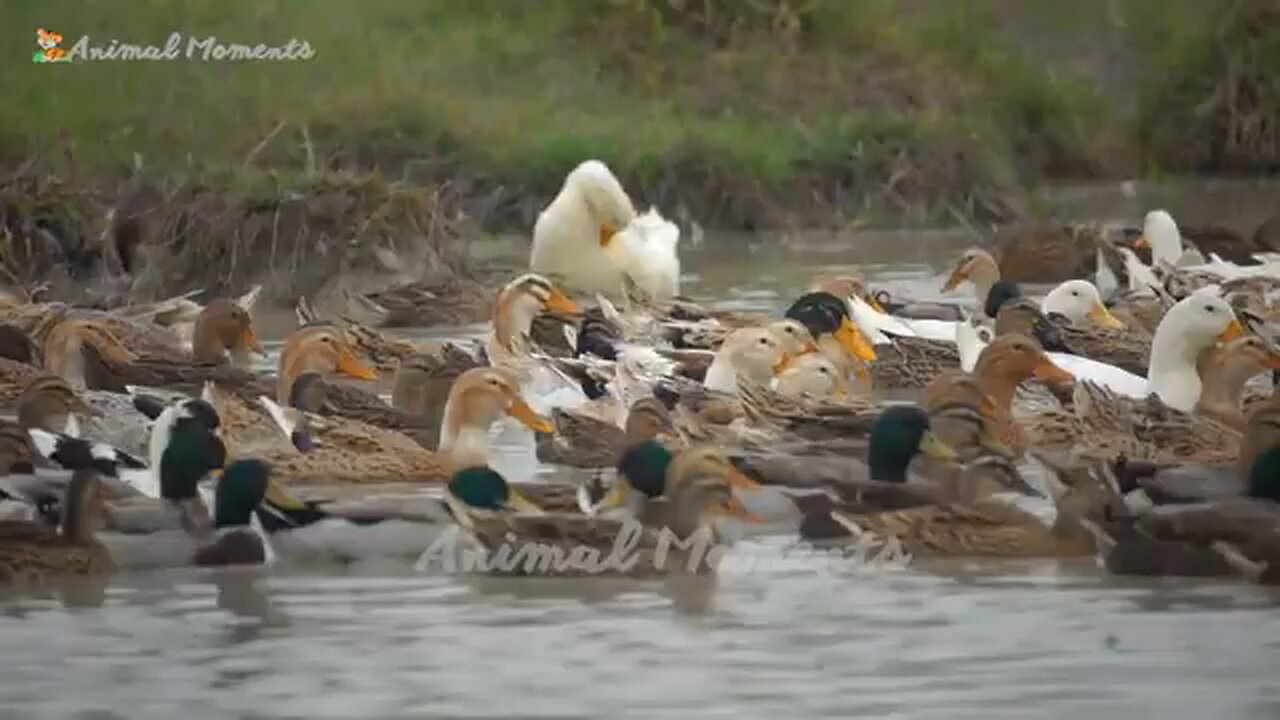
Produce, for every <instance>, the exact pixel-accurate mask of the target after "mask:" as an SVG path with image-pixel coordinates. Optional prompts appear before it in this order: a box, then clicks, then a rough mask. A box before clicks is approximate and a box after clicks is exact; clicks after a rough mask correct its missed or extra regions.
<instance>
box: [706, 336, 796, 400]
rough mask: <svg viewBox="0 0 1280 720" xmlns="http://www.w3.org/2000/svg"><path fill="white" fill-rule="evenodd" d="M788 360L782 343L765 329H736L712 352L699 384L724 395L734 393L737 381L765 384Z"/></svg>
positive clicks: (736, 388) (736, 389)
mask: <svg viewBox="0 0 1280 720" xmlns="http://www.w3.org/2000/svg"><path fill="white" fill-rule="evenodd" d="M787 360H788V358H787V353H786V351H785V350H784V349H783V343H782V341H780V340H779V339H778V337H777V335H776V334H774V332H773V331H772V330H769V329H768V328H740V329H738V330H734V331H733V332H731V333H729V336H728V337H726V338H725V339H724V344H723V345H721V346H720V349H719V350H717V351H716V355H715V358H714V359H713V360H712V361H711V367H709V368H707V376H706V379H705V380H704V381H703V384H704V385H706V387H707V388H709V389H711V390H715V391H717V392H724V393H736V392H737V391H738V380H739V378H743V379H746V380H748V381H751V382H754V383H759V384H762V385H763V384H765V383H767V382H769V380H770V379H771V378H773V376H774V374H776V373H777V372H778V371H780V370H781V369H782V367H783V366H784V365H785V364H786V362H787Z"/></svg>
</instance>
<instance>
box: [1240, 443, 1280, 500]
mask: <svg viewBox="0 0 1280 720" xmlns="http://www.w3.org/2000/svg"><path fill="white" fill-rule="evenodd" d="M1247 494H1248V495H1249V497H1253V498H1258V499H1259V500H1270V501H1271V502H1276V503H1280V447H1270V448H1267V449H1266V450H1263V451H1262V452H1261V453H1259V454H1258V457H1256V458H1254V460H1253V466H1252V467H1251V468H1249V482H1248V489H1247Z"/></svg>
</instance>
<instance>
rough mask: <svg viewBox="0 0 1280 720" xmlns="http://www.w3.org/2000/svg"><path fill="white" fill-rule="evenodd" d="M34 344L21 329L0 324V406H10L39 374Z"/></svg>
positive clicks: (39, 366)
mask: <svg viewBox="0 0 1280 720" xmlns="http://www.w3.org/2000/svg"><path fill="white" fill-rule="evenodd" d="M40 370H41V361H40V359H39V357H38V352H37V350H36V347H35V344H34V343H32V342H31V338H29V337H27V334H26V333H24V332H23V331H22V330H20V329H18V328H17V327H14V326H13V325H9V324H0V407H10V406H12V405H13V403H14V402H15V401H17V399H18V397H19V396H20V395H21V394H22V391H23V390H24V389H25V388H26V387H27V385H28V384H29V383H30V382H31V381H32V380H34V379H35V378H36V376H38V375H39V374H40Z"/></svg>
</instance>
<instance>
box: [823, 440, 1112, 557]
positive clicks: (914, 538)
mask: <svg viewBox="0 0 1280 720" xmlns="http://www.w3.org/2000/svg"><path fill="white" fill-rule="evenodd" d="M1038 459H1040V458H1038ZM1040 460H1041V462H1042V464H1045V465H1046V466H1047V467H1049V470H1050V472H1047V473H1045V484H1046V486H1047V487H1048V490H1049V493H1050V496H1051V499H1052V500H1053V503H1054V506H1055V507H1056V509H1057V512H1056V513H1055V515H1054V518H1053V520H1052V521H1051V522H1046V521H1045V520H1043V519H1042V518H1041V517H1040V516H1038V515H1037V514H1035V513H1033V512H1031V511H1030V510H1027V509H1023V508H1021V507H1019V506H1018V505H1015V504H1013V503H1011V502H1009V501H1008V500H1007V499H1006V498H1004V497H1001V496H990V495H989V496H986V497H979V498H978V499H975V500H972V501H969V502H955V503H943V504H931V505H922V506H919V507H913V508H907V509H903V510H892V511H884V512H875V513H861V514H850V513H843V512H840V511H839V510H836V511H833V512H832V514H831V515H832V519H833V520H835V521H836V522H838V523H840V524H841V525H843V526H844V527H845V528H846V529H848V530H849V532H850V534H851V535H852V537H853V538H855V539H856V540H857V541H858V542H860V543H863V544H865V545H868V546H873V547H874V546H880V547H881V548H884V547H900V548H903V549H905V550H906V552H908V553H909V554H910V555H911V556H912V557H915V558H929V557H1021V558H1030V557H1037V558H1038V557H1052V558H1063V557H1088V556H1090V555H1092V554H1094V553H1095V552H1096V550H1097V546H1096V544H1095V540H1094V537H1093V534H1092V533H1091V532H1090V531H1089V529H1088V528H1087V527H1086V526H1085V524H1084V523H1085V522H1091V521H1094V520H1096V519H1098V518H1101V517H1103V516H1105V513H1106V512H1107V510H1108V508H1110V507H1111V502H1110V501H1111V497H1112V496H1111V495H1110V493H1108V492H1107V491H1106V490H1105V489H1104V488H1102V487H1101V486H1100V485H1099V484H1098V483H1096V482H1091V481H1089V479H1088V478H1083V479H1082V478H1079V477H1075V478H1074V479H1073V481H1072V482H1070V483H1067V482H1065V481H1064V478H1066V477H1072V476H1073V474H1074V471H1072V472H1068V471H1066V470H1063V469H1061V468H1059V467H1057V466H1053V465H1050V464H1049V462H1050V461H1049V460H1048V459H1040Z"/></svg>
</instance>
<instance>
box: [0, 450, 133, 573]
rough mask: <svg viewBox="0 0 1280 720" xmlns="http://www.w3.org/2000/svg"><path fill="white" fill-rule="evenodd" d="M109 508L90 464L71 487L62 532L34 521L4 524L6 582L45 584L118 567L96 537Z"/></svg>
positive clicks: (0, 533)
mask: <svg viewBox="0 0 1280 720" xmlns="http://www.w3.org/2000/svg"><path fill="white" fill-rule="evenodd" d="M103 510H104V508H103V495H102V486H101V483H100V481H99V479H98V473H97V471H96V470H93V469H92V468H85V469H82V470H78V471H76V473H75V474H74V475H73V476H72V478H71V481H70V483H69V484H68V485H67V490H66V496H65V498H64V499H63V502H62V519H61V523H60V528H59V529H58V530H54V529H51V528H49V527H48V526H47V525H45V524H43V523H39V522H32V521H22V520H8V521H3V522H0V584H4V585H27V584H39V583H41V582H43V581H45V580H47V579H50V578H53V577H58V576H66V575H78V576H87V575H105V574H109V573H111V572H112V571H114V570H115V567H116V565H115V562H114V560H112V557H111V553H110V552H109V551H108V550H107V548H106V547H105V546H103V544H102V543H100V542H99V541H98V539H97V538H96V536H95V534H96V533H95V531H96V528H97V524H98V521H99V518H100V517H101V515H102V513H103Z"/></svg>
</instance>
